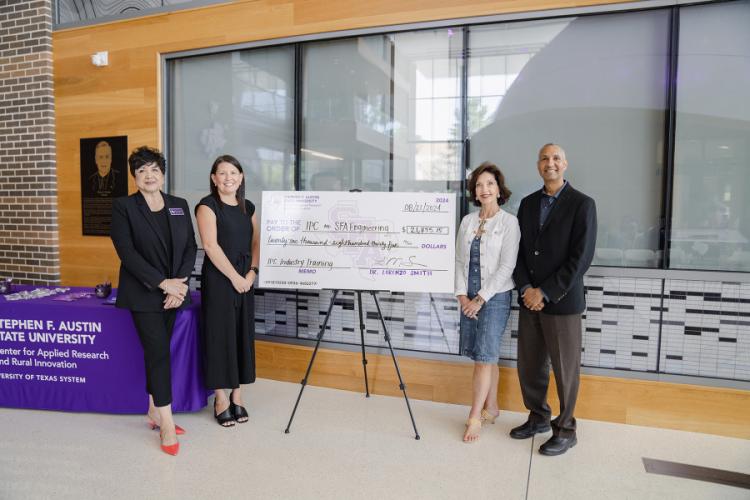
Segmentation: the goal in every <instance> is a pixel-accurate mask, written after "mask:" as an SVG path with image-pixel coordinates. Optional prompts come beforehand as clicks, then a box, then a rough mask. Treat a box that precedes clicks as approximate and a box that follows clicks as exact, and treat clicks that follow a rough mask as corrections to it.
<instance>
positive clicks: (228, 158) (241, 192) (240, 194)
mask: <svg viewBox="0 0 750 500" xmlns="http://www.w3.org/2000/svg"><path fill="white" fill-rule="evenodd" d="M222 163H229V164H230V165H233V166H234V167H235V168H237V170H239V171H240V173H241V174H242V182H240V187H238V188H237V192H236V193H235V198H237V204H238V205H239V206H240V210H242V213H243V214H244V213H247V208H246V207H245V174H244V172H243V171H242V165H240V162H239V160H237V158H235V157H234V156H232V155H221V156H219V157H218V158H216V159H215V160H214V164H213V165H211V173H210V174H209V176H208V188H209V189H210V190H211V196H213V197H214V198H215V199H216V201H221V197H220V196H219V189H218V188H217V187H216V185H215V184H214V183H213V181H212V180H211V176H212V175H214V174H215V173H216V169H217V168H219V165H220V164H222ZM219 206H221V204H219Z"/></svg>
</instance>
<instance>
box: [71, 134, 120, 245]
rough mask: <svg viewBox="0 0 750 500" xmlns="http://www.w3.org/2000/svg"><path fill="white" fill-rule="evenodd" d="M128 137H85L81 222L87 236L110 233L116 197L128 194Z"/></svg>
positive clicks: (83, 143)
mask: <svg viewBox="0 0 750 500" xmlns="http://www.w3.org/2000/svg"><path fill="white" fill-rule="evenodd" d="M127 159H128V138H127V136H119V137H95V138H91V139H81V222H82V228H83V231H82V232H83V235H84V236H109V228H110V225H111V223H112V199H114V198H117V197H118V196H126V195H127V194H128V166H127Z"/></svg>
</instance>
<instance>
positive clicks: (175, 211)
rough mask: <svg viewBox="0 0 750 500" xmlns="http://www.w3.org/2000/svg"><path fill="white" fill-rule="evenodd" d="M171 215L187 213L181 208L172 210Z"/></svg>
mask: <svg viewBox="0 0 750 500" xmlns="http://www.w3.org/2000/svg"><path fill="white" fill-rule="evenodd" d="M169 215H185V212H183V210H182V209H181V208H180V207H175V208H170V209H169Z"/></svg>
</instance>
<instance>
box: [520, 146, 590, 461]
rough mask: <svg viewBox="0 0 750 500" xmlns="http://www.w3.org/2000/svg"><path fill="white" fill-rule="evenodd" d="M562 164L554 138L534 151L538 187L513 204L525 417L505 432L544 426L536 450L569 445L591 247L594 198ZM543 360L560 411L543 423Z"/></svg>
mask: <svg viewBox="0 0 750 500" xmlns="http://www.w3.org/2000/svg"><path fill="white" fill-rule="evenodd" d="M567 168H568V162H567V160H566V159H565V151H563V149H562V148H561V147H560V146H558V145H557V144H545V145H544V146H543V147H542V149H541V150H540V151H539V161H538V163H537V169H538V170H539V175H540V176H541V177H542V179H543V180H544V187H543V188H542V189H541V190H539V191H537V192H535V193H532V194H530V195H529V196H527V197H526V198H524V199H523V200H522V201H521V205H520V207H519V208H518V222H519V224H520V226H521V244H520V246H519V249H518V261H517V263H516V269H515V271H514V273H513V279H514V281H515V284H516V287H517V288H518V291H519V300H518V302H519V305H520V315H519V320H518V330H519V331H518V378H519V380H520V382H521V393H522V394H523V402H524V405H525V406H526V408H528V410H529V412H530V414H529V418H528V420H527V421H526V423H524V424H523V425H521V426H518V427H516V428H514V429H513V430H511V432H510V435H511V437H513V438H516V439H526V438H530V437H532V436H534V435H535V434H538V433H541V432H546V431H548V430H549V429H550V424H551V427H552V437H551V438H550V439H549V440H548V441H547V442H545V443H544V444H543V445H542V446H541V447H540V448H539V452H540V453H542V454H544V455H561V454H563V453H565V452H566V451H568V448H572V447H573V446H575V445H576V443H577V440H576V420H575V418H574V417H573V411H574V410H575V404H576V397H577V395H578V386H579V380H580V366H581V344H582V333H581V314H582V313H583V311H584V309H585V308H586V302H585V299H584V293H583V275H584V273H586V271H587V270H588V268H589V266H590V265H591V260H592V259H593V256H594V247H595V245H596V205H595V204H594V200H593V199H591V198H589V197H588V196H586V195H585V194H583V193H581V192H580V191H576V190H575V189H573V186H571V185H570V184H569V183H568V181H566V180H565V179H564V173H565V170H566V169H567ZM549 363H551V364H552V370H553V371H554V373H555V382H556V384H557V395H558V398H559V399H560V415H559V416H558V417H557V418H556V419H554V420H553V421H552V422H550V417H551V411H550V407H549V405H548V404H547V387H548V385H549Z"/></svg>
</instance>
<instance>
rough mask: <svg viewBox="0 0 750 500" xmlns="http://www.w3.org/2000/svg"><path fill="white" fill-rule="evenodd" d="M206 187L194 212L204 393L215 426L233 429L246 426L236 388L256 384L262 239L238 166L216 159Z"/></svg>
mask: <svg viewBox="0 0 750 500" xmlns="http://www.w3.org/2000/svg"><path fill="white" fill-rule="evenodd" d="M210 181H211V182H210V186H209V187H210V189H211V194H210V195H208V196H206V197H205V198H203V199H202V200H201V201H200V203H198V206H197V207H196V208H195V217H196V220H197V222H198V232H199V233H200V236H201V241H202V243H203V249H204V250H205V252H206V257H207V258H206V259H204V260H203V271H202V273H201V300H202V313H203V321H202V327H201V328H202V333H203V342H204V352H205V369H206V387H207V388H209V389H213V390H214V393H215V395H216V398H215V400H214V417H215V418H216V421H217V422H218V423H219V424H220V425H222V426H224V427H231V426H233V425H234V423H235V421H237V422H240V423H243V422H247V420H248V414H247V410H245V408H244V407H243V406H242V389H241V387H240V385H241V384H249V383H252V382H255V346H254V340H255V320H254V305H253V283H254V282H255V278H256V277H257V275H258V260H259V253H260V252H259V247H260V243H259V236H260V235H259V232H258V221H257V218H256V216H255V206H254V205H253V204H252V203H251V202H250V201H249V200H246V199H245V179H244V176H243V174H242V166H241V165H240V162H239V161H237V159H235V158H234V157H232V156H229V155H223V156H219V157H218V158H217V159H216V161H214V164H213V166H212V167H211V176H210ZM225 389H229V390H230V393H229V397H227V394H226V392H225Z"/></svg>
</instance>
